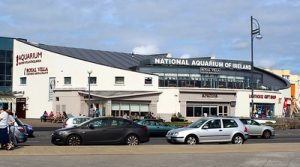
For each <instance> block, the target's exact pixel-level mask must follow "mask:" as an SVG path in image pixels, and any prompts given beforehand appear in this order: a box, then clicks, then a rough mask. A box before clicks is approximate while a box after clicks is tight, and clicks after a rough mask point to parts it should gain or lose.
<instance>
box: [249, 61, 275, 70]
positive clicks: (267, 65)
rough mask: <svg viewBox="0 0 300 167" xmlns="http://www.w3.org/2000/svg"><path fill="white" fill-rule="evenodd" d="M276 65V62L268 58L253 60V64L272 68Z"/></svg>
mask: <svg viewBox="0 0 300 167" xmlns="http://www.w3.org/2000/svg"><path fill="white" fill-rule="evenodd" d="M275 65H276V62H274V61H271V60H270V59H260V60H256V61H254V66H257V67H261V68H267V69H272V68H273V67H274V66H275Z"/></svg>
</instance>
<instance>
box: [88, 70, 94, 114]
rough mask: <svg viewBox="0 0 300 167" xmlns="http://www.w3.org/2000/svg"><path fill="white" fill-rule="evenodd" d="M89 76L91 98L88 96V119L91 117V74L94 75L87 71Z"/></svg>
mask: <svg viewBox="0 0 300 167" xmlns="http://www.w3.org/2000/svg"><path fill="white" fill-rule="evenodd" d="M87 72H88V74H89V78H88V85H89V96H88V117H90V116H91V111H90V110H91V109H90V108H91V74H92V72H93V71H92V70H88V71H87Z"/></svg>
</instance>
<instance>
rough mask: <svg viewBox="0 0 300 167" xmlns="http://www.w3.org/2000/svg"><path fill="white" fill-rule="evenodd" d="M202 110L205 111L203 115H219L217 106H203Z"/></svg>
mask: <svg viewBox="0 0 300 167" xmlns="http://www.w3.org/2000/svg"><path fill="white" fill-rule="evenodd" d="M202 111H203V116H217V115H218V112H217V111H218V110H217V106H203V107H202Z"/></svg>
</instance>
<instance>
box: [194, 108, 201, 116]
mask: <svg viewBox="0 0 300 167" xmlns="http://www.w3.org/2000/svg"><path fill="white" fill-rule="evenodd" d="M201 110H202V107H195V115H194V116H195V117H201V116H202V111H201Z"/></svg>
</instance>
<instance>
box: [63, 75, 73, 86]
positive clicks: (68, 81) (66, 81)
mask: <svg viewBox="0 0 300 167" xmlns="http://www.w3.org/2000/svg"><path fill="white" fill-rule="evenodd" d="M71 83H72V82H71V77H65V78H64V84H65V85H71Z"/></svg>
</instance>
